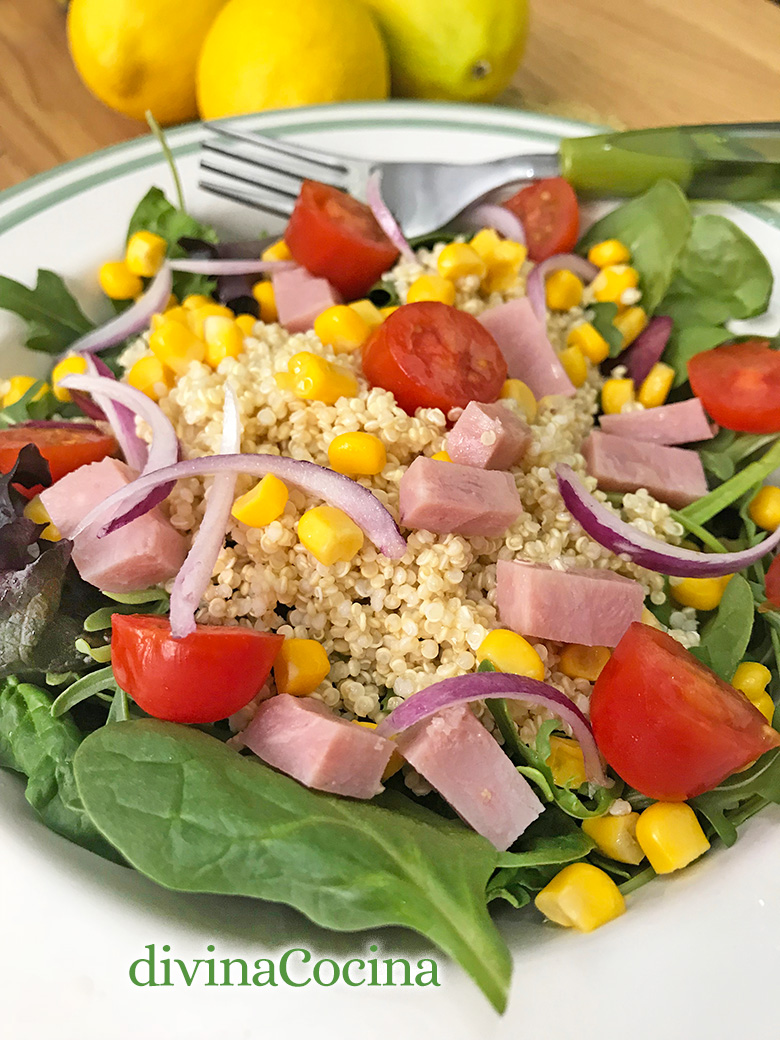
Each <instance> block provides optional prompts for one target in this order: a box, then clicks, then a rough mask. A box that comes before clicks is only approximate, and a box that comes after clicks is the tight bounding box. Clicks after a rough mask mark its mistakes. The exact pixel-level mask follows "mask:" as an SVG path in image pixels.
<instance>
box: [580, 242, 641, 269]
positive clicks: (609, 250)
mask: <svg viewBox="0 0 780 1040" xmlns="http://www.w3.org/2000/svg"><path fill="white" fill-rule="evenodd" d="M630 259H631V254H630V253H629V251H628V249H626V247H625V246H624V245H623V243H622V242H620V241H618V239H616V238H607V239H605V240H604V241H603V242H596V244H595V245H592V246H591V247H590V249H589V250H588V260H590V262H591V263H592V264H595V265H596V267H615V266H616V265H618V264H627V263H628V262H629V261H630Z"/></svg>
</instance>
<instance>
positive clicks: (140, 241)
mask: <svg viewBox="0 0 780 1040" xmlns="http://www.w3.org/2000/svg"><path fill="white" fill-rule="evenodd" d="M167 251H168V243H167V242H166V241H165V239H164V238H161V237H160V236H159V235H155V233H154V232H153V231H136V232H135V234H133V235H131V236H130V240H129V241H128V243H127V249H126V250H125V263H126V264H127V268H128V270H129V271H131V272H132V273H133V274H137V275H140V277H141V278H153V277H154V276H155V275H156V274H157V272H158V271H159V270H160V268H161V267H162V262H163V260H164V259H165V254H166V253H167Z"/></svg>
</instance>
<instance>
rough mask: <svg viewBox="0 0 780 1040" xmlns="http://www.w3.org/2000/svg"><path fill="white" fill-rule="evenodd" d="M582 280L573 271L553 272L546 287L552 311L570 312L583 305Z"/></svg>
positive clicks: (545, 290) (548, 304)
mask: <svg viewBox="0 0 780 1040" xmlns="http://www.w3.org/2000/svg"><path fill="white" fill-rule="evenodd" d="M582 290H583V285H582V279H581V278H578V277H577V275H576V274H574V272H573V271H566V270H565V269H562V270H560V271H553V272H552V274H550V275H548V277H547V280H546V282H545V285H544V295H545V299H546V300H547V306H548V307H549V308H550V310H551V311H569V310H571V308H572V307H579V305H580V304H581V303H582Z"/></svg>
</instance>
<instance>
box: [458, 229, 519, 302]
mask: <svg viewBox="0 0 780 1040" xmlns="http://www.w3.org/2000/svg"><path fill="white" fill-rule="evenodd" d="M472 245H473V243H472ZM527 256H528V250H527V249H526V248H525V246H524V245H522V244H521V243H520V242H513V241H512V240H511V239H509V238H506V239H499V242H498V245H497V246H496V247H495V248H494V249H493V251H492V253H491V255H490V259H489V260H487V261H486V263H487V268H488V271H487V274H486V275H485V277H484V278H483V279H482V289H483V290H484V291H485V292H486V293H494V292H506V290H507V289H511V287H512V286H513V285H514V284H515V283H516V282H517V276H518V274H519V273H520V268H521V267H522V266H523V264H524V262H525V258H526V257H527Z"/></svg>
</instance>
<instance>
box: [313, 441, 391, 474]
mask: <svg viewBox="0 0 780 1040" xmlns="http://www.w3.org/2000/svg"><path fill="white" fill-rule="evenodd" d="M328 461H329V462H330V466H331V469H335V471H336V472H337V473H345V474H346V475H347V476H349V477H372V476H375V475H376V474H377V473H381V472H382V470H383V469H384V468H385V466H386V465H387V451H386V450H385V446H384V444H383V443H382V442H381V441H380V439H379V438H378V437H375V436H374V434H373V433H342V434H339V436H338V437H334V438H333V440H332V441H331V442H330V444H329V445H328Z"/></svg>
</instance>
